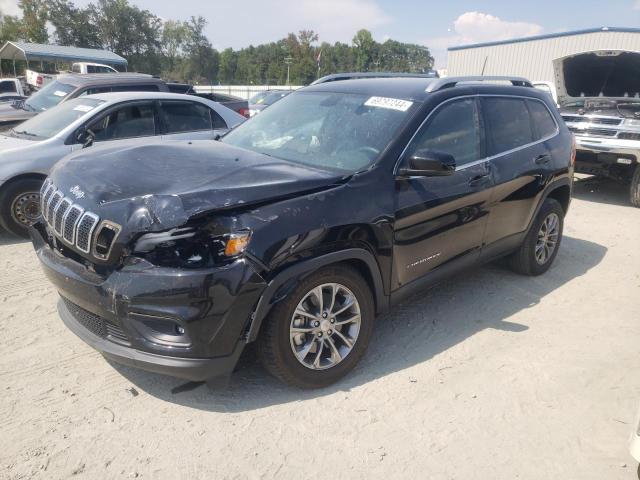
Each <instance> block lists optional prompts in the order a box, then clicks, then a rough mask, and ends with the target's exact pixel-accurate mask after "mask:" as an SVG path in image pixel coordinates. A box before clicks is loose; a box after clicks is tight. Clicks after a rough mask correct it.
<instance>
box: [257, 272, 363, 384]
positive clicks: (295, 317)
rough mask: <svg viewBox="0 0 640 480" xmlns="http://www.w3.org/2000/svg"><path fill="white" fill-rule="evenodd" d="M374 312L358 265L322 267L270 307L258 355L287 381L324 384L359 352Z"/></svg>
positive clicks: (346, 369) (341, 373)
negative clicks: (355, 266)
mask: <svg viewBox="0 0 640 480" xmlns="http://www.w3.org/2000/svg"><path fill="white" fill-rule="evenodd" d="M374 315H375V313H374V304H373V297H372V295H371V291H370V289H369V286H368V285H367V283H366V282H365V281H364V279H363V278H362V277H361V276H360V275H359V274H358V273H357V272H356V271H354V270H352V269H350V268H347V267H343V266H336V267H327V268H324V269H322V270H319V271H318V272H316V273H314V274H312V275H310V276H309V277H307V278H306V279H305V280H303V281H302V282H300V284H299V285H298V286H297V287H296V288H295V289H294V290H293V291H292V292H291V293H290V294H289V295H288V296H287V297H286V298H285V299H284V300H282V301H281V302H279V303H278V304H276V305H275V306H274V307H273V309H272V311H271V312H270V314H269V316H268V318H267V319H266V324H265V325H264V326H263V329H262V332H261V334H260V340H259V346H258V355H259V357H260V359H261V361H262V363H263V364H264V366H265V367H266V369H267V370H268V371H269V372H270V373H271V374H272V375H274V376H275V377H277V378H278V379H280V380H282V381H283V382H285V383H288V384H290V385H294V386H297V387H300V388H320V387H325V386H327V385H330V384H332V383H334V382H336V381H337V380H339V379H340V378H342V377H343V376H345V375H346V374H347V373H348V372H349V371H350V370H351V369H352V368H353V367H355V365H356V364H357V363H358V361H359V360H360V359H361V358H362V356H363V355H364V353H365V351H366V349H367V346H368V344H369V339H370V338H371V332H372V330H373V321H374Z"/></svg>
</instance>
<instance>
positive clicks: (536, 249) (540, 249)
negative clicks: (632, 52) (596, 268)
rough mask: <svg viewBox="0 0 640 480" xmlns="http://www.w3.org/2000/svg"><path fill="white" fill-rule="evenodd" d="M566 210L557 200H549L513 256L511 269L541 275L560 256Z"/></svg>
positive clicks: (543, 205) (545, 202)
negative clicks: (559, 250)
mask: <svg viewBox="0 0 640 480" xmlns="http://www.w3.org/2000/svg"><path fill="white" fill-rule="evenodd" d="M563 226H564V210H563V209H562V206H561V205H560V204H559V203H558V201H557V200H555V199H553V198H547V199H546V200H545V201H544V203H543V204H542V208H541V209H540V211H539V212H538V215H537V216H536V218H535V220H534V222H533V225H532V226H531V230H529V233H528V234H527V236H526V237H525V239H524V242H523V243H522V245H521V246H520V248H519V249H518V250H517V251H516V252H515V253H514V254H513V255H512V256H511V258H510V263H511V268H513V270H515V271H516V272H518V273H521V274H523V275H541V274H543V273H544V272H546V271H547V270H549V268H550V267H551V264H552V263H553V261H554V260H555V258H556V255H557V254H558V249H559V248H560V241H561V240H562V229H563Z"/></svg>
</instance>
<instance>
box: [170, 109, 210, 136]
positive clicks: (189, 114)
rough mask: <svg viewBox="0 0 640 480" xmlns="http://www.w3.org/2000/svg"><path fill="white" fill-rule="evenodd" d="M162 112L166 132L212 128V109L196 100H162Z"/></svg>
mask: <svg viewBox="0 0 640 480" xmlns="http://www.w3.org/2000/svg"><path fill="white" fill-rule="evenodd" d="M160 114H161V117H162V120H163V123H164V125H165V128H166V133H180V132H195V131H197V130H211V128H212V124H211V109H210V108H209V107H207V106H206V105H203V104H201V103H196V102H181V101H177V102H162V104H161V106H160Z"/></svg>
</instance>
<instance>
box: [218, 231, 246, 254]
mask: <svg viewBox="0 0 640 480" xmlns="http://www.w3.org/2000/svg"><path fill="white" fill-rule="evenodd" d="M250 238H251V233H250V232H239V233H232V234H230V235H228V236H227V244H226V246H225V247H224V255H225V256H226V257H234V256H236V255H240V254H241V253H242V252H244V251H245V250H246V249H247V246H248V245H249V239H250Z"/></svg>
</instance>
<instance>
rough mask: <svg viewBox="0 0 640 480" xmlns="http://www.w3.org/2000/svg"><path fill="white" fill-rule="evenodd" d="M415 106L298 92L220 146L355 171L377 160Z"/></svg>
mask: <svg viewBox="0 0 640 480" xmlns="http://www.w3.org/2000/svg"><path fill="white" fill-rule="evenodd" d="M412 105H413V102H410V101H407V100H400V99H394V98H384V97H369V96H366V95H357V94H344V93H331V92H299V93H295V94H292V95H288V96H287V97H285V98H283V99H282V100H281V101H279V102H276V103H275V104H274V105H272V106H271V107H269V108H267V109H266V110H264V111H263V112H262V113H261V114H260V115H257V116H255V117H253V118H252V119H251V120H249V121H247V122H245V123H244V124H242V125H240V126H239V127H237V128H236V129H235V130H232V131H231V132H229V133H228V134H227V135H226V136H225V137H224V138H223V139H222V140H221V141H223V142H224V143H228V144H230V145H235V146H237V147H241V148H246V149H247V150H252V151H254V152H258V153H262V154H265V155H270V156H274V157H278V158H282V159H284V160H290V161H292V162H296V163H302V164H305V165H311V166H314V167H319V168H325V169H331V170H343V171H344V170H346V171H351V172H354V171H358V170H362V169H364V168H366V167H368V166H369V165H371V164H372V163H373V162H374V161H375V160H376V159H377V158H378V156H379V155H380V153H381V152H382V151H383V150H384V149H385V148H386V146H387V145H388V144H389V142H390V141H391V139H392V138H393V137H394V135H395V134H396V132H397V131H398V129H399V128H400V126H401V124H402V123H403V122H404V120H405V119H406V118H407V115H408V112H409V110H410V108H411V106H412Z"/></svg>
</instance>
